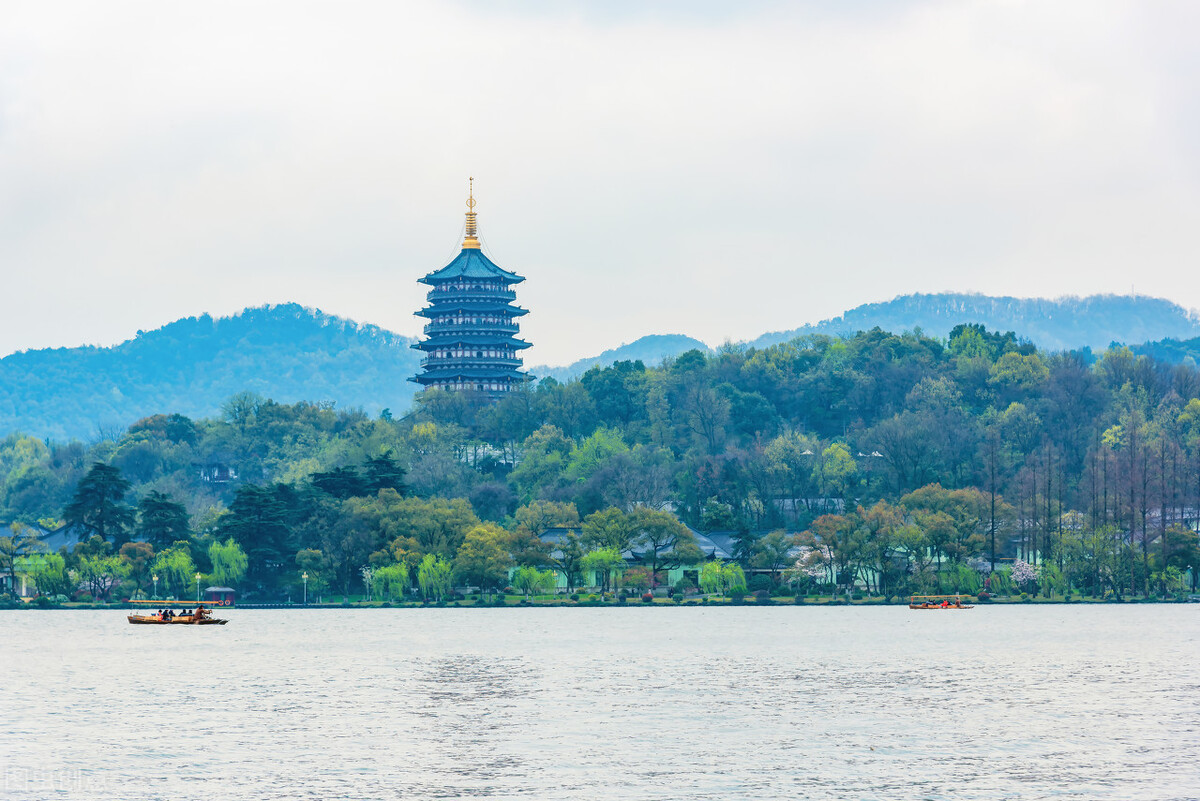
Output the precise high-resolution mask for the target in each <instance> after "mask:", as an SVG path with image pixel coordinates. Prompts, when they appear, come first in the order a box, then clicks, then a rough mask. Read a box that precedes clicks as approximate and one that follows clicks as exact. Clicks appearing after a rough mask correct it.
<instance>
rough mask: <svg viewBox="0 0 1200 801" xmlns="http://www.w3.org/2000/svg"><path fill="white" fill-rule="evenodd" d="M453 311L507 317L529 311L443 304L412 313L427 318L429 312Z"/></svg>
mask: <svg viewBox="0 0 1200 801" xmlns="http://www.w3.org/2000/svg"><path fill="white" fill-rule="evenodd" d="M455 309H462V310H463V311H469V312H472V313H474V314H478V313H480V312H492V311H494V312H503V313H505V314H507V315H508V316H509V317H524V316H525V315H526V314H529V309H522V308H521V307H520V306H508V305H505V304H500V303H496V304H492V305H491V306H488V305H485V304H481V303H480V304H474V305H463V304H461V303H444V304H439V305H437V306H426V307H425V308H423V309H418V310H417V311H415V312H413V314H415V315H417V316H418V317H429V316H431V315H430V312H437V313H438V314H447V313H449V312H451V311H454V310H455Z"/></svg>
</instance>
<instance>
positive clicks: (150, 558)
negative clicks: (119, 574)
mask: <svg viewBox="0 0 1200 801" xmlns="http://www.w3.org/2000/svg"><path fill="white" fill-rule="evenodd" d="M117 555H118V556H120V557H121V560H122V561H123V562H124V563H125V569H126V575H127V576H128V577H129V578H130V579H131V580H132V581H133V586H134V589H135V590H136V591H139V592H140V591H142V590H145V588H146V586H147V582H149V580H150V565H151V564H153V562H154V548H153V546H151V545H150V543H148V542H127V543H125V544H124V545H122V546H121V550H120V551H119V552H118V553H117Z"/></svg>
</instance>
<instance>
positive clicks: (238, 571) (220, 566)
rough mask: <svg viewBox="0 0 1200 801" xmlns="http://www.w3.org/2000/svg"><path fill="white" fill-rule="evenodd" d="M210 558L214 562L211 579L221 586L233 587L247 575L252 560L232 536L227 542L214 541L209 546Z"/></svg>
mask: <svg viewBox="0 0 1200 801" xmlns="http://www.w3.org/2000/svg"><path fill="white" fill-rule="evenodd" d="M208 559H209V562H211V563H212V573H211V574H210V577H211V579H212V580H213V581H214V582H216V583H217V584H219V585H221V586H227V587H233V586H236V585H237V583H238V582H240V581H241V580H242V578H243V577H244V576H245V575H246V567H247V566H248V565H249V563H250V560H249V558H248V557H247V556H246V552H245V551H243V550H242V546H240V545H238V544H237V541H236V540H235V539H233V537H230V538H229V539H227V540H225V542H214V543H213V544H212V545H209V546H208Z"/></svg>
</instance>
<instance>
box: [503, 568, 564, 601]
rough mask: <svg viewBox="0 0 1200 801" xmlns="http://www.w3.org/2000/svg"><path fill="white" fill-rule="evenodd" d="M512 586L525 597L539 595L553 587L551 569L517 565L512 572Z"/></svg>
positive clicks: (552, 572)
mask: <svg viewBox="0 0 1200 801" xmlns="http://www.w3.org/2000/svg"><path fill="white" fill-rule="evenodd" d="M512 583H513V588H514V589H516V590H517V591H518V592H520V593H521V594H523V595H524V596H525V597H526V598H528V597H529V596H530V595H541V594H543V593H547V592H551V591H552V590H553V589H554V585H555V577H554V571H553V570H538V569H537V568H536V567H519V568H517V570H516V572H514V573H513V582H512Z"/></svg>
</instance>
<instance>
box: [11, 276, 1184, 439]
mask: <svg viewBox="0 0 1200 801" xmlns="http://www.w3.org/2000/svg"><path fill="white" fill-rule="evenodd" d="M961 323H979V324H983V325H985V326H986V327H988V328H989V329H992V330H1001V331H1015V332H1017V334H1018V336H1019V337H1020V338H1021V339H1023V340H1027V341H1030V342H1033V343H1034V344H1036V345H1037V346H1038V347H1041V348H1043V349H1046V350H1050V351H1053V350H1072V349H1077V348H1082V347H1085V346H1091V347H1092V348H1093V349H1094V350H1096V351H1102V350H1104V349H1105V348H1107V347H1108V345H1109V343H1110V342H1112V341H1117V342H1125V343H1130V344H1133V343H1142V342H1150V341H1151V340H1160V339H1163V338H1164V337H1174V338H1175V339H1176V340H1180V339H1186V338H1188V337H1193V336H1197V335H1200V328H1198V327H1197V323H1196V321H1195V320H1194V319H1193V318H1192V317H1191V316H1190V315H1189V314H1188V313H1187V312H1185V311H1184V310H1183V309H1181V308H1180V307H1178V306H1176V305H1174V304H1172V303H1169V302H1167V301H1164V300H1158V299H1154V298H1139V297H1115V296H1104V297H1092V298H1084V299H1061V300H1056V301H1050V300H1019V299H1015V298H987V297H983V296H979V295H909V296H905V297H901V298H897V299H895V300H893V301H890V302H888V303H881V304H870V305H867V306H860V307H858V308H857V309H853V310H851V311H848V312H846V314H845V315H843V316H842V317H840V318H837V319H835V320H827V321H825V322H822V323H818V324H816V325H813V326H808V327H805V328H802V329H796V330H795V331H791V332H783V333H775V334H765V335H763V336H762V337H759V338H758V339H757V340H755V341H754V342H753V343H751V344H752V345H753V347H756V348H763V347H766V346H768V345H770V344H776V343H779V342H785V341H788V340H790V339H793V338H795V337H796V336H799V335H805V334H813V333H823V334H830V335H836V336H842V335H846V336H850V335H853V334H854V333H855V332H857V331H860V330H861V331H868V330H870V329H872V328H876V327H879V328H882V329H883V330H890V331H911V330H915V329H917V328H920V329H921V330H922V331H923V332H924V333H925V334H927V335H929V336H932V337H936V338H941V339H945V338H946V336H947V335H948V334H949V333H950V330H951V329H952V328H953V327H954V326H956V325H959V324H961ZM411 342H412V340H411V339H409V338H407V337H403V336H400V335H398V334H394V333H392V332H390V331H386V330H383V329H381V328H378V327H376V326H372V325H360V324H357V323H354V322H352V321H349V320H345V319H342V318H338V317H334V316H331V315H327V314H324V313H322V312H320V311H317V310H314V309H307V308H304V307H301V306H298V305H295V304H285V305H281V306H269V307H261V308H256V309H247V310H245V311H243V312H242V313H240V314H237V315H235V316H233V317H227V318H219V319H214V318H212V317H209V316H207V315H205V316H202V317H198V318H194V317H189V318H187V319H184V320H179V321H177V322H174V323H171V324H169V325H167V326H164V327H163V328H160V329H158V330H155V331H149V332H145V333H142V332H139V334H138V336H137V337H136V338H134V339H132V340H130V341H128V342H124V343H121V344H120V345H116V346H114V347H109V348H101V347H81V348H58V349H54V350H39V351H26V352H22V353H15V354H12V355H10V356H7V357H5V358H3V359H0V434H4V433H7V432H9V431H21V432H24V433H26V434H32V435H35V436H38V437H41V438H51V439H59V440H61V439H68V438H77V439H82V440H90V439H95V438H96V437H98V436H101V435H102V434H104V433H106V432H112V431H114V430H117V431H119V430H121V429H123V428H125V427H126V426H128V425H129V424H130V423H132V422H133V421H135V420H137V419H138V418H140V417H144V416H146V415H149V414H153V413H155V412H157V411H160V410H164V409H169V410H172V411H176V412H178V413H180V414H186V415H189V416H192V417H206V416H210V415H213V414H215V413H216V412H217V410H218V409H219V408H220V406H221V403H222V402H223V401H224V400H225V399H226V398H228V397H230V396H231V395H233V394H235V393H237V392H241V391H251V392H256V393H258V394H261V395H263V396H266V397H271V398H273V399H275V400H276V401H278V402H281V403H292V402H296V401H301V400H308V401H327V402H332V403H334V404H335V405H336V406H337V407H338V408H343V409H345V408H356V407H361V408H362V409H364V410H365V411H366V412H367V413H368V414H372V415H373V414H377V413H378V412H379V411H381V410H382V409H385V408H388V409H391V410H392V412H393V413H395V414H397V415H400V414H403V413H404V412H406V411H407V410H408V409H409V406H410V403H411V401H412V397H413V393H414V392H415V391H416V390H417V386H416V385H415V384H413V383H411V382H409V381H408V380H407V379H408V378H409V376H412V375H414V374H415V373H416V372H417V369H418V365H419V360H420V354H419V353H418V352H417V351H414V350H412V349H411V348H409V347H408V346H409V345H410V344H411ZM1189 347H1191V348H1193V350H1194V348H1195V343H1194V342H1193V343H1191V344H1190V345H1189V343H1187V342H1174V343H1173V342H1171V341H1168V342H1162V343H1153V342H1150V344H1148V345H1146V346H1144V347H1143V348H1142V349H1140V350H1138V351H1137V352H1138V353H1153V354H1154V355H1155V356H1157V357H1159V358H1162V359H1166V360H1170V361H1179V360H1181V359H1183V358H1184V357H1186V356H1187V355H1188V354H1189V353H1190V352H1191V351H1189V350H1188V348H1189ZM692 349H700V350H702V351H707V350H708V348H707V346H705V345H704V343H702V342H700V341H699V340H696V339H693V338H691V337H687V336H683V335H679V334H669V335H658V334H656V335H650V336H645V337H642V338H640V339H638V340H635V341H634V342H631V343H629V344H627V345H622V346H621V347H619V348H614V349H612V350H608V351H605V352H604V353H602V354H600V355H599V356H596V357H592V358H588V359H581V360H579V361H577V362H575V363H574V364H572V365H569V366H567V367H547V366H533V367H531V368H530V372H531V373H532V374H533V375H534V376H536V377H537V378H539V379H541V378H545V377H547V376H549V377H553V378H555V379H556V380H558V381H560V382H564V381H568V380H570V379H573V378H577V377H579V376H580V375H582V374H583V373H584V372H585V371H586V370H588V369H590V368H591V367H593V366H596V365H600V366H606V365H609V364H612V363H613V362H615V361H641V362H643V364H646V365H648V366H655V365H657V364H658V363H659V361H660V360H661V359H662V358H663V357H664V356H668V357H669V356H677V355H679V354H681V353H683V352H685V351H688V350H692Z"/></svg>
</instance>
